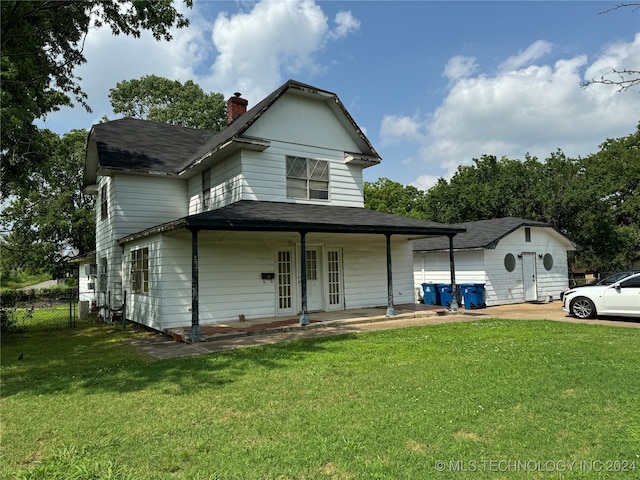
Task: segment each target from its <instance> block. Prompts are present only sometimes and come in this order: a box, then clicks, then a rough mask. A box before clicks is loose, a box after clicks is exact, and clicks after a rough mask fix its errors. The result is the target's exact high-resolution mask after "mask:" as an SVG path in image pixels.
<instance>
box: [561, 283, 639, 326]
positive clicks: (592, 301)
mask: <svg viewBox="0 0 640 480" xmlns="http://www.w3.org/2000/svg"><path fill="white" fill-rule="evenodd" d="M562 309H563V310H564V311H565V312H568V313H570V314H571V315H573V316H574V317H578V318H593V317H595V316H597V315H611V316H615V317H631V318H637V319H638V320H640V273H637V274H635V275H631V276H629V277H627V278H624V279H622V280H620V281H617V282H616V283H613V284H611V285H589V286H583V287H580V288H576V289H571V290H569V291H567V292H565V294H564V296H563V298H562Z"/></svg>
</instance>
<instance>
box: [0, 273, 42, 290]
mask: <svg viewBox="0 0 640 480" xmlns="http://www.w3.org/2000/svg"><path fill="white" fill-rule="evenodd" d="M47 280H51V276H50V275H49V274H47V273H42V274H36V275H31V274H26V273H16V272H11V273H10V274H8V275H3V276H0V285H1V287H2V288H8V289H17V288H23V287H29V286H31V285H36V284H38V283H40V282H45V281H47Z"/></svg>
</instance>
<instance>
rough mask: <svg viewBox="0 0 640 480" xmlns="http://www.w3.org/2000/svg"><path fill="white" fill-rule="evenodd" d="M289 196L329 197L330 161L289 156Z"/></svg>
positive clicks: (326, 198) (312, 198) (322, 198)
mask: <svg viewBox="0 0 640 480" xmlns="http://www.w3.org/2000/svg"><path fill="white" fill-rule="evenodd" d="M287 198H302V199H305V200H328V199H329V162H327V161H326V160H313V159H311V158H301V157H287Z"/></svg>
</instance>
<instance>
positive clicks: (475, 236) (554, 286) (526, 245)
mask: <svg viewBox="0 0 640 480" xmlns="http://www.w3.org/2000/svg"><path fill="white" fill-rule="evenodd" d="M451 226H452V227H460V228H464V229H465V230H466V232H465V233H461V234H459V235H457V236H456V237H455V238H454V251H455V280H456V283H457V284H458V285H461V284H484V291H485V293H484V295H485V299H484V300H485V302H484V303H485V304H486V305H487V306H492V305H506V304H512V303H523V302H530V301H539V300H549V299H558V298H559V296H560V292H562V291H564V290H565V289H566V288H567V287H568V285H569V276H568V263H567V252H568V251H573V250H576V249H578V248H579V247H578V245H576V244H575V243H574V242H573V241H571V240H570V239H569V238H567V237H566V236H565V235H563V234H562V233H560V232H559V231H557V230H556V229H555V228H554V227H553V226H552V225H550V224H547V223H542V222H535V221H531V220H525V219H521V218H514V217H505V218H497V219H491V220H480V221H476V222H465V223H457V224H452V225H451ZM447 249H448V244H447V242H446V239H442V238H430V239H420V240H414V242H413V271H414V284H415V288H416V289H421V285H422V284H423V283H428V284H443V283H449V282H450V273H449V252H448V250H447Z"/></svg>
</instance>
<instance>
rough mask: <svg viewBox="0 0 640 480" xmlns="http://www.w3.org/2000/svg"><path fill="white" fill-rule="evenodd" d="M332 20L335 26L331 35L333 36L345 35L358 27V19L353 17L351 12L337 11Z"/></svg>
mask: <svg viewBox="0 0 640 480" xmlns="http://www.w3.org/2000/svg"><path fill="white" fill-rule="evenodd" d="M334 22H335V24H336V28H335V29H334V31H333V32H332V35H331V36H332V37H333V38H341V37H345V36H347V35H348V34H350V33H351V32H355V31H356V30H358V29H359V28H360V20H358V19H357V18H355V17H354V16H353V15H352V14H351V12H344V11H343V12H338V13H337V14H336V17H335V20H334Z"/></svg>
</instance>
